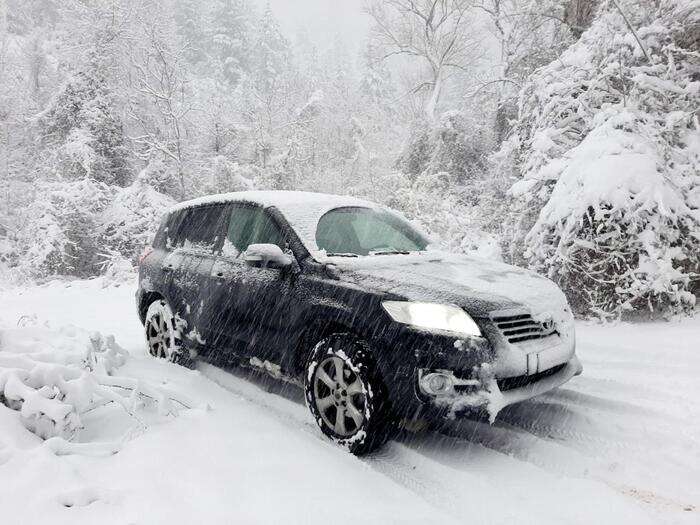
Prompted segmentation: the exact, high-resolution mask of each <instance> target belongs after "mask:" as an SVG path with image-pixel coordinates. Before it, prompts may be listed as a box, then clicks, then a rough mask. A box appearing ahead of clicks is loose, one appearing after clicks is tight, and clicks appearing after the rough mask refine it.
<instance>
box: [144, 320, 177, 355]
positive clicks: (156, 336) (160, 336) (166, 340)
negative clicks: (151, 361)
mask: <svg viewBox="0 0 700 525" xmlns="http://www.w3.org/2000/svg"><path fill="white" fill-rule="evenodd" d="M146 335H147V338H148V351H149V353H150V354H151V355H152V356H154V357H162V358H169V357H170V354H171V348H170V346H171V340H172V329H171V327H170V325H169V323H168V321H167V320H166V319H165V317H164V316H163V315H162V314H161V313H157V314H155V315H153V316H152V317H151V318H150V319H149V321H148V327H147V328H146Z"/></svg>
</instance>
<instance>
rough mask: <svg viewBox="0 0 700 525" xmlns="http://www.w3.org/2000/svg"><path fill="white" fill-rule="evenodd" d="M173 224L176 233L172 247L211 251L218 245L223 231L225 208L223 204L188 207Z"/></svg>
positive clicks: (225, 216) (225, 217) (225, 215)
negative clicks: (175, 227)
mask: <svg viewBox="0 0 700 525" xmlns="http://www.w3.org/2000/svg"><path fill="white" fill-rule="evenodd" d="M180 214H181V216H180V217H178V218H176V219H175V221H174V222H175V223H179V224H174V225H173V226H177V234H176V235H175V236H174V239H173V248H184V249H187V250H198V251H203V252H208V253H213V252H214V251H215V250H216V249H217V247H218V246H219V245H220V241H221V240H222V237H223V235H224V232H225V229H224V227H225V224H226V219H227V209H226V206H224V205H215V206H201V207H198V208H188V209H186V210H183V211H182V212H180Z"/></svg>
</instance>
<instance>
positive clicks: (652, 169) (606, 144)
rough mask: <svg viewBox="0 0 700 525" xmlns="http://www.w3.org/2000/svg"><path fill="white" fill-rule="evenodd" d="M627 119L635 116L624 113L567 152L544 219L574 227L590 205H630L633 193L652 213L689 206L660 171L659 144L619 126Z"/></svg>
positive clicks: (638, 206)
mask: <svg viewBox="0 0 700 525" xmlns="http://www.w3.org/2000/svg"><path fill="white" fill-rule="evenodd" d="M627 118H633V116H632V115H631V114H630V115H621V119H613V120H611V121H610V122H608V123H606V125H603V126H600V127H598V128H596V129H594V130H593V131H591V132H590V133H589V134H588V136H587V137H586V138H585V139H584V140H583V141H582V142H581V144H579V145H578V146H576V147H575V148H572V149H571V150H570V151H569V152H567V154H566V155H565V158H566V160H567V163H566V164H567V165H566V167H565V169H564V170H563V171H562V173H561V175H560V177H559V180H558V182H557V184H556V186H555V187H554V190H553V191H552V197H551V198H550V200H549V202H548V203H547V204H546V205H545V207H544V208H543V209H542V212H541V213H540V220H541V221H542V222H544V223H548V224H550V223H556V222H558V221H564V220H565V219H568V220H569V221H570V222H571V223H572V225H573V224H575V223H576V222H577V221H578V220H579V218H580V217H581V216H582V215H583V214H585V213H586V211H587V209H588V207H589V206H596V207H598V206H610V207H612V209H615V210H617V209H624V208H628V207H630V206H631V204H630V201H631V197H630V194H631V195H632V196H633V198H634V207H635V208H636V209H638V210H645V211H647V212H650V213H651V212H652V211H654V210H655V209H657V208H658V211H659V213H661V214H663V215H672V213H670V212H669V209H671V210H674V211H680V210H685V209H686V205H685V203H684V200H683V196H682V195H681V194H680V193H679V192H677V191H674V189H673V188H671V187H670V186H669V185H668V184H667V182H666V178H665V176H664V174H663V173H661V171H660V162H659V160H660V159H658V156H657V153H656V151H655V148H654V147H653V146H652V145H650V144H647V143H645V142H644V141H643V140H642V139H640V138H639V137H638V136H635V135H633V134H631V133H627V132H625V131H622V130H620V129H616V127H617V126H620V125H622V122H620V120H625V119H627ZM544 169H546V167H545V168H544ZM536 227H537V226H536ZM571 228H573V226H571Z"/></svg>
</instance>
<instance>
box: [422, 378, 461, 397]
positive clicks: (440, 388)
mask: <svg viewBox="0 0 700 525" xmlns="http://www.w3.org/2000/svg"><path fill="white" fill-rule="evenodd" d="M420 387H421V390H422V391H423V392H424V393H425V394H428V395H432V396H439V395H445V394H449V393H450V392H452V388H453V384H452V376H451V375H449V374H445V373H442V372H431V373H429V374H426V375H424V376H423V377H421V378H420Z"/></svg>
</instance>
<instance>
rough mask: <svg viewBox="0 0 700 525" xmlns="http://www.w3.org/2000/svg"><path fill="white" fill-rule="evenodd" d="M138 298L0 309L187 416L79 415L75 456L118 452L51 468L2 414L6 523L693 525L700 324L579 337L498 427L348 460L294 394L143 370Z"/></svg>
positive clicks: (84, 296)
mask: <svg viewBox="0 0 700 525" xmlns="http://www.w3.org/2000/svg"><path fill="white" fill-rule="evenodd" d="M133 292H134V287H133V285H132V284H128V285H122V286H120V287H113V286H106V287H102V286H101V281H100V280H94V281H89V282H73V283H70V284H65V283H53V284H48V285H44V286H39V287H32V288H26V289H15V290H6V291H4V292H0V329H2V328H9V327H15V326H16V325H17V321H18V319H19V318H20V317H21V316H22V315H32V314H36V316H37V319H38V320H39V325H41V324H42V323H44V322H48V323H49V324H50V326H51V327H53V328H57V329H58V328H60V327H61V326H64V325H67V324H72V325H75V326H77V327H80V328H84V329H87V330H91V331H92V330H97V331H100V332H102V333H103V334H114V335H115V336H116V340H117V343H118V344H119V345H121V346H122V347H124V348H125V349H126V350H127V351H128V352H129V353H130V358H129V359H128V360H127V362H126V364H125V365H124V366H123V367H121V368H120V369H119V374H120V375H123V376H129V377H132V378H137V379H139V380H141V381H143V382H145V383H149V384H151V385H157V386H161V387H164V388H167V389H168V390H170V391H171V392H177V393H178V394H179V395H182V396H183V397H184V398H189V399H191V400H193V401H194V408H191V409H186V410H181V411H179V414H178V415H177V416H172V415H163V414H161V415H154V416H152V417H148V418H144V419H142V420H141V422H140V423H138V424H136V420H135V419H134V418H132V417H130V416H129V415H127V413H126V412H125V411H124V410H123V409H122V408H121V407H119V406H117V405H115V404H111V405H106V406H104V407H102V408H98V409H96V410H93V411H91V412H89V413H88V414H87V415H86V416H85V417H84V419H83V423H84V425H85V429H84V430H82V431H81V432H80V433H79V434H78V436H77V438H76V440H77V441H79V442H84V443H88V442H90V443H98V442H99V443H108V444H110V445H109V446H108V447H106V448H104V449H102V450H103V451H104V450H112V449H113V450H118V452H116V453H115V454H105V453H101V454H97V455H94V454H92V455H91V454H80V453H66V452H69V451H66V450H63V451H61V450H59V452H56V450H57V448H56V447H55V446H53V447H52V446H49V443H45V442H42V441H41V440H40V439H39V438H37V437H36V436H34V435H33V434H31V433H29V432H28V431H27V430H26V429H25V428H24V427H23V426H22V425H21V423H20V419H19V413H18V412H16V411H14V410H10V409H9V408H6V407H4V406H3V405H0V487H1V488H0V522H2V523H8V524H13V523H22V524H32V523H52V524H60V523H70V524H80V523H104V524H108V523H119V524H123V523H145V524H157V523H188V524H189V523H195V522H196V523H202V524H205V523H322V522H326V523H329V522H330V523H333V524H334V525H340V524H343V523H357V522H358V521H360V522H362V523H397V522H398V523H466V522H469V523H476V524H481V523H485V524H492V523H516V522H517V523H519V524H525V523H533V524H540V525H541V524H547V523H557V524H561V523H582V524H584V523H585V524H590V523H597V524H602V523H635V524H644V523H693V524H695V523H698V522H700V318H696V319H694V320H686V321H682V322H678V323H657V324H647V325H625V324H623V325H618V326H613V327H610V326H606V327H603V326H598V325H588V324H579V326H578V354H579V356H580V358H581V360H582V361H583V364H584V373H583V375H581V376H580V377H577V378H574V379H573V380H572V381H571V382H570V383H568V384H567V385H565V386H564V387H563V388H559V389H558V390H556V391H554V392H552V393H550V394H547V395H545V396H542V397H540V398H537V399H534V400H531V401H528V402H525V403H521V404H519V405H515V406H512V407H510V408H508V409H506V410H504V411H503V412H502V413H501V415H500V416H499V418H498V420H497V422H496V423H495V424H494V425H493V426H489V425H488V424H486V423H480V422H471V421H465V422H462V423H460V424H456V425H454V426H453V427H452V428H450V429H448V431H447V435H446V434H444V433H443V434H438V433H424V434H418V435H408V436H405V437H402V438H400V439H399V440H397V441H394V442H391V443H390V444H388V446H386V447H385V448H384V449H383V450H381V451H380V452H378V453H376V454H375V455H373V456H371V457H367V458H363V459H358V458H355V457H353V456H351V455H349V454H347V453H346V452H344V451H342V450H340V449H338V448H336V447H335V446H334V445H333V444H331V443H329V442H328V441H327V440H326V439H325V438H324V437H323V436H322V435H321V433H320V431H318V430H317V427H316V425H315V424H314V423H313V421H312V420H311V417H310V416H309V414H308V412H307V409H306V407H305V406H304V404H303V396H302V395H301V392H299V391H297V390H296V389H295V388H294V387H291V386H286V385H280V384H277V383H275V382H271V380H269V379H264V378H261V377H259V376H250V374H249V373H247V372H243V371H233V372H232V373H228V372H224V371H222V370H219V369H216V368H213V367H210V366H201V367H200V368H199V369H198V370H196V371H191V370H186V369H184V368H180V367H178V366H175V365H172V364H169V363H165V362H161V361H157V360H154V359H152V358H149V357H147V356H146V353H145V344H144V341H143V340H142V334H141V326H140V324H139V322H138V320H137V317H136V313H135V308H134V304H133ZM23 323H24V324H27V320H26V318H25V321H24V322H23ZM29 324H31V323H29ZM27 330H29V332H27V334H29V335H28V336H27V337H29V339H30V340H31V337H32V336H31V333H32V332H31V330H32V329H31V328H28V329H27ZM39 339H40V338H37V341H39ZM6 340H7V341H10V339H9V338H6ZM3 341H4V339H3V338H2V332H1V331H0V352H3V351H10V350H11V349H9V348H3V344H4V343H3ZM42 341H43V343H45V342H46V341H45V339H44V340H42ZM43 343H42V344H43ZM8 344H9V343H8ZM37 344H38V343H37ZM87 451H88V452H90V451H93V452H94V450H93V449H90V448H88V449H87ZM76 452H80V450H79V449H78V450H76Z"/></svg>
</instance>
